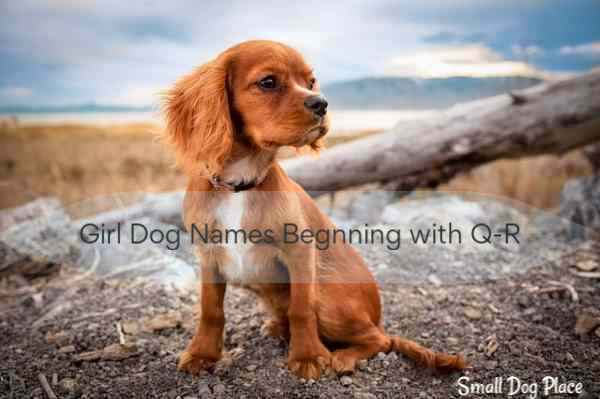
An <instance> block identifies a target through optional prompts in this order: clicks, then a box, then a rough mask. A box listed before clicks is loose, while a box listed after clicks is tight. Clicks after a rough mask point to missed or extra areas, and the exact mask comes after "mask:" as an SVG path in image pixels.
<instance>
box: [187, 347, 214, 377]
mask: <svg viewBox="0 0 600 399" xmlns="http://www.w3.org/2000/svg"><path fill="white" fill-rule="evenodd" d="M217 360H219V359H211V358H207V357H203V356H202V355H194V354H192V353H191V352H188V351H185V352H183V353H182V354H181V355H180V356H179V363H178V364H177V370H179V371H184V372H186V373H190V374H192V375H198V374H200V373H201V372H202V371H205V370H210V369H212V368H213V367H214V365H215V363H216V362H217Z"/></svg>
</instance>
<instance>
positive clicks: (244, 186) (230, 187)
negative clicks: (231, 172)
mask: <svg viewBox="0 0 600 399" xmlns="http://www.w3.org/2000/svg"><path fill="white" fill-rule="evenodd" d="M210 183H211V184H212V186H213V187H214V188H215V189H217V190H227V191H233V192H235V193H238V192H240V191H246V190H251V189H253V188H254V187H256V186H258V185H259V184H260V183H261V182H260V181H257V180H256V179H254V180H251V181H249V182H246V181H243V180H242V181H241V182H239V183H235V182H232V183H230V182H226V181H223V180H221V178H220V177H219V176H218V175H213V176H212V177H211V178H210Z"/></svg>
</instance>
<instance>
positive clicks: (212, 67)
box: [165, 41, 329, 173]
mask: <svg viewBox="0 0 600 399" xmlns="http://www.w3.org/2000/svg"><path fill="white" fill-rule="evenodd" d="M165 114H166V129H167V135H168V138H169V139H170V140H171V142H172V143H173V144H174V146H175V148H176V150H177V152H178V155H179V158H180V161H181V162H182V164H183V166H184V167H185V168H186V169H187V170H194V169H196V170H197V169H198V167H199V164H204V165H205V166H206V167H207V168H208V170H209V171H211V172H212V173H218V172H219V171H220V170H221V169H222V168H223V165H224V163H225V162H226V161H227V160H228V159H229V158H230V157H231V152H232V149H233V146H234V142H235V141H240V142H243V143H244V144H245V145H247V146H250V147H253V148H257V149H262V150H274V149H276V148H277V147H280V146H296V147H301V146H304V145H310V146H312V147H313V148H314V149H318V148H319V147H320V144H321V140H320V139H321V137H322V136H323V135H325V133H327V131H328V126H329V121H328V116H327V101H326V100H325V98H324V97H323V96H322V95H321V94H320V93H319V86H318V83H317V81H316V79H315V76H314V74H313V71H312V69H311V68H310V67H309V66H308V65H307V64H306V62H305V61H304V59H303V57H302V55H301V54H300V53H298V52H297V51H296V50H294V49H292V48H290V47H288V46H286V45H284V44H281V43H276V42H271V41H249V42H244V43H241V44H238V45H237V46H234V47H232V48H230V49H228V50H226V51H224V52H223V53H221V54H220V55H219V56H218V57H217V58H215V59H214V60H212V61H210V62H208V63H207V64H204V65H202V66H200V67H199V68H197V69H196V70H194V71H193V72H192V73H190V74H189V75H187V76H184V77H183V78H181V79H180V80H178V81H177V82H176V84H175V86H174V87H173V88H172V89H171V90H170V91H169V92H168V93H167V96H166V101H165Z"/></svg>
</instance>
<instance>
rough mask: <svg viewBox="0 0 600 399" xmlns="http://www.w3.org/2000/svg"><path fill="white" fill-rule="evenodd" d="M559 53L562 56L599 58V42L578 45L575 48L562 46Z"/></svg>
mask: <svg viewBox="0 0 600 399" xmlns="http://www.w3.org/2000/svg"><path fill="white" fill-rule="evenodd" d="M559 53H560V54H562V55H582V56H586V57H594V58H595V57H600V42H592V43H585V44H579V45H577V46H563V47H561V48H560V49H559Z"/></svg>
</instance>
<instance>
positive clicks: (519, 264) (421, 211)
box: [0, 178, 600, 399]
mask: <svg viewBox="0 0 600 399" xmlns="http://www.w3.org/2000/svg"><path fill="white" fill-rule="evenodd" d="M563 197H564V198H563V201H562V202H561V210H560V213H549V212H541V211H538V210H536V209H529V208H527V207H524V206H520V205H519V204H515V203H506V202H501V201H497V200H491V199H490V198H481V197H480V198H468V197H467V196H462V197H459V196H457V195H451V196H448V195H441V194H437V195H434V196H431V197H427V198H424V197H422V196H419V195H414V196H413V197H411V198H409V199H408V200H406V199H403V200H401V201H399V198H398V196H397V195H396V194H395V193H390V192H382V191H374V190H372V191H366V192H359V193H345V194H342V195H337V196H336V199H335V201H330V200H331V199H330V200H327V198H321V199H320V200H319V205H320V206H321V208H322V209H324V210H327V212H328V213H329V214H330V215H331V217H332V218H333V219H334V220H335V222H336V224H337V225H338V226H341V227H345V228H352V227H353V226H354V227H356V226H359V227H360V226H364V223H369V225H370V226H371V227H373V228H381V229H382V230H388V229H394V228H400V229H403V231H404V233H405V234H406V232H407V231H406V230H407V229H409V228H415V229H419V230H423V231H424V230H426V229H428V228H430V227H432V225H434V224H436V225H438V226H439V225H442V224H446V223H448V222H449V221H450V222H453V223H454V226H455V227H456V228H458V229H459V230H460V231H461V234H462V236H463V238H464V240H463V241H462V242H454V243H453V244H451V245H448V244H444V243H440V242H438V243H436V244H433V243H429V244H423V243H414V242H412V243H411V242H410V240H409V239H408V240H407V239H406V237H407V236H406V235H405V236H404V239H403V242H402V245H401V247H399V248H397V249H395V250H393V249H392V250H390V249H389V248H386V245H376V244H367V245H358V246H357V248H358V250H359V251H360V252H361V253H362V255H363V256H364V257H365V259H366V261H367V264H368V265H369V267H370V269H371V271H372V272H373V274H374V275H375V276H376V278H377V280H378V281H379V283H380V286H381V295H382V298H383V302H384V313H385V327H386V330H387V331H388V332H389V333H390V334H397V335H403V336H406V337H410V338H412V339H414V340H417V341H418V342H420V343H422V344H423V345H426V346H429V347H431V348H433V349H436V350H443V351H449V352H462V353H464V354H465V356H466V358H467V359H468V361H469V363H470V365H471V368H470V369H468V370H466V371H464V373H456V374H452V375H438V374H435V373H433V372H431V371H429V370H424V369H422V368H419V367H416V366H415V365H414V364H413V363H412V362H411V361H410V360H408V359H406V358H404V357H403V356H401V355H397V354H394V353H392V354H379V355H377V356H376V357H375V358H373V359H371V360H369V361H364V362H361V364H360V365H359V366H360V367H359V370H357V372H356V373H355V374H353V375H351V376H343V377H339V376H334V375H330V376H326V377H325V378H322V379H321V380H319V381H303V380H301V379H298V378H296V377H294V376H292V375H290V373H289V372H288V371H287V369H286V366H285V364H286V362H285V360H286V354H287V344H286V343H285V342H282V341H279V340H277V339H274V338H269V337H264V336H262V335H261V333H260V326H261V324H262V322H263V320H264V314H263V313H262V311H261V309H260V308H259V307H258V306H257V302H256V300H255V298H254V297H253V296H252V295H251V294H249V293H246V292H244V291H240V290H237V289H229V290H228V294H227V299H226V315H227V324H226V332H225V349H226V351H227V352H226V354H225V356H224V358H223V360H222V361H221V362H219V364H218V365H217V366H216V368H215V369H214V370H213V371H212V372H211V373H207V374H204V375H202V376H199V377H192V376H189V375H186V374H183V373H180V372H177V371H176V364H177V357H178V354H179V353H180V352H181V351H182V350H183V349H184V348H185V345H186V343H187V341H188V340H189V339H190V338H191V336H192V333H193V327H194V311H193V306H194V304H195V303H196V301H197V294H196V293H195V292H194V290H193V288H191V287H193V285H194V281H195V276H194V270H195V268H196V267H197V266H196V262H195V260H194V258H193V255H192V254H191V248H190V245H189V243H188V244H187V245H186V244H185V243H186V241H185V240H183V241H182V245H181V246H180V247H179V248H178V249H177V250H170V249H168V248H166V243H164V242H163V243H158V244H155V243H146V244H145V245H138V244H136V245H133V244H132V243H131V242H127V240H125V241H124V242H123V243H120V244H119V245H107V244H100V243H95V244H93V245H89V244H86V243H83V242H82V238H81V237H80V235H79V234H78V232H79V230H80V228H81V226H82V225H83V224H85V223H90V222H93V223H97V224H104V225H105V226H106V227H115V226H118V225H119V223H122V226H121V228H122V229H126V228H128V226H129V224H131V223H133V222H134V221H137V222H141V223H143V224H144V225H146V226H151V227H152V228H156V229H158V230H162V231H166V230H178V231H180V230H179V229H180V227H181V222H180V220H179V212H180V201H181V193H178V192H173V193H164V194H153V195H146V196H145V197H143V198H141V199H140V198H137V199H135V200H127V201H123V199H122V198H119V199H117V200H115V199H114V198H112V199H109V201H108V202H113V203H114V202H117V203H118V204H119V205H120V206H119V207H117V208H115V207H111V206H106V205H107V204H106V203H104V202H102V201H99V200H96V201H95V202H93V203H86V204H80V205H81V206H79V207H78V208H74V207H67V208H65V207H64V205H62V204H61V203H60V202H59V201H57V200H52V199H39V200H37V201H34V202H32V203H29V204H27V205H25V206H23V207H20V208H15V209H11V210H6V211H1V212H0V359H2V362H1V363H0V397H1V398H3V397H9V398H10V397H12V398H21V397H22V398H30V397H37V398H44V397H48V398H54V397H59V398H76V397H85V398H104V397H105V398H116V397H133V398H135V397H139V398H149V397H150V398H151V397H160V398H163V397H164V398H178V397H180V398H185V397H187V398H194V397H196V398H210V397H223V398H241V397H245V398H254V397H282V398H288V397H302V398H310V397H320V398H330V397H331V398H338V397H353V398H363V399H366V398H370V399H373V398H387V397H407V398H418V397H424V398H448V397H462V396H463V395H462V394H463V393H465V389H466V388H467V387H468V386H471V391H470V392H469V393H468V395H467V396H466V397H473V398H479V397H506V396H507V395H508V394H509V393H510V388H511V387H510V385H509V383H510V378H511V377H512V380H513V381H516V379H517V378H518V379H519V381H520V383H521V390H520V392H519V393H518V394H516V395H512V397H528V398H535V397H543V394H544V392H543V390H544V383H543V381H544V378H556V379H557V384H558V388H556V390H551V391H550V392H549V397H555V398H563V397H581V398H599V397H600V378H599V377H598V376H599V375H600V345H599V344H600V327H599V326H600V300H599V298H600V244H599V242H598V240H597V239H598V231H599V228H600V225H598V220H600V219H599V218H598V217H597V215H598V209H600V208H599V207H598V204H600V202H599V201H600V180H599V179H598V178H587V179H581V180H578V181H575V182H573V183H572V184H569V185H567V187H566V189H565V191H564V192H563ZM108 205H110V204H108ZM479 223H483V224H485V225H486V226H489V228H490V231H491V232H493V233H498V234H500V236H501V239H500V240H497V241H493V242H489V243H484V244H479V243H476V242H474V241H473V240H472V239H469V237H470V232H471V231H472V229H473V227H474V226H476V225H477V224H479ZM506 223H514V224H517V225H518V226H519V228H520V235H519V239H520V242H519V243H518V244H517V243H515V242H506V241H505V240H504V237H503V236H502V234H504V235H506V231H507V230H506ZM180 233H181V234H182V235H185V233H184V232H182V231H180ZM496 378H499V379H502V380H503V385H502V386H501V387H500V386H496V387H495V388H493V387H492V386H489V385H490V384H494V383H495V382H496V383H498V381H499V380H498V379H496ZM569 383H570V384H572V385H571V386H570V390H571V392H572V391H573V390H574V389H578V390H580V391H581V392H578V393H574V394H568V393H565V391H564V390H565V389H567V384H569ZM578 383H580V384H581V388H576V386H575V384H578ZM470 384H473V385H470ZM483 384H488V385H486V386H485V389H484V387H483ZM514 386H515V387H516V384H515V385H514ZM492 388H493V389H494V390H495V392H489V390H490V389H492ZM534 389H537V391H533V390H534ZM484 390H485V392H483V391H484ZM498 390H500V392H498ZM532 391H533V392H532Z"/></svg>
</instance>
